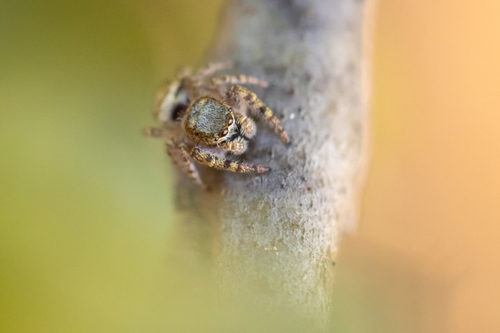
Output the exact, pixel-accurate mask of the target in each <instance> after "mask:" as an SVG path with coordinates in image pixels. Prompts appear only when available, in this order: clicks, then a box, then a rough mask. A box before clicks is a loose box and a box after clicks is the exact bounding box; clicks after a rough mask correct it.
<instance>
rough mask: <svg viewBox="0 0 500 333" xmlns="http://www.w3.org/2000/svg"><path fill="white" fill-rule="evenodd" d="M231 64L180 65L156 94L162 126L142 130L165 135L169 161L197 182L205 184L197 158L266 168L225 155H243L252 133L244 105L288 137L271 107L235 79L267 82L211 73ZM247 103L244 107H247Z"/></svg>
mask: <svg viewBox="0 0 500 333" xmlns="http://www.w3.org/2000/svg"><path fill="white" fill-rule="evenodd" d="M229 68H231V64H229V63H215V64H210V65H209V66H208V67H207V68H202V69H200V70H199V71H198V72H196V73H193V72H192V70H191V69H190V68H187V69H184V70H183V71H182V72H181V73H180V74H179V75H178V76H177V78H176V79H175V80H174V81H173V82H172V83H170V84H167V85H165V86H164V87H163V89H161V90H160V91H159V92H158V94H157V96H156V103H155V113H156V114H157V116H158V120H159V121H160V122H161V124H162V126H161V127H149V128H146V130H145V135H146V136H148V137H153V138H166V145H167V154H168V156H170V158H171V159H172V161H173V163H174V164H175V165H176V166H177V167H178V168H179V169H180V170H181V171H183V172H185V173H187V174H188V175H189V177H190V178H191V179H192V180H193V181H195V182H196V183H197V184H199V185H201V186H203V183H202V181H201V179H200V176H199V174H198V171H197V169H196V166H195V165H194V163H193V160H194V161H197V162H199V163H201V164H205V165H208V166H209V167H212V168H216V169H220V170H228V171H232V172H255V173H262V172H266V171H268V170H269V168H268V167H265V166H262V165H251V164H247V163H244V162H240V161H237V160H232V159H230V158H228V157H227V156H226V155H227V153H232V154H233V155H241V154H243V153H244V152H245V151H246V150H247V145H248V140H250V139H251V138H252V137H254V136H255V133H256V130H257V129H256V125H255V122H254V121H253V120H252V119H250V118H249V117H247V115H246V113H247V109H250V110H251V112H252V113H253V114H254V115H256V116H261V117H264V119H265V120H266V121H267V122H268V123H269V125H270V126H271V127H272V128H274V130H275V132H276V133H277V134H279V135H280V137H281V140H283V141H284V142H289V139H288V135H287V133H286V132H285V130H284V129H283V127H281V125H280V122H279V120H278V118H276V117H275V116H274V115H273V112H272V111H271V110H270V109H269V108H268V107H267V106H266V105H265V104H264V103H263V102H262V101H261V100H260V99H259V98H258V97H257V95H255V94H254V93H253V92H251V91H250V90H248V89H247V88H244V87H242V86H241V85H239V84H255V85H259V86H261V87H267V82H265V81H262V80H259V79H257V78H254V77H249V76H245V75H240V76H228V75H224V76H214V74H215V73H216V72H218V71H220V70H224V69H229ZM247 106H248V108H247Z"/></svg>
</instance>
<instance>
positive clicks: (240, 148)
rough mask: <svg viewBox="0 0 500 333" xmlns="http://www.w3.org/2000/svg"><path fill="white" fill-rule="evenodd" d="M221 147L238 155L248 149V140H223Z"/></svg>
mask: <svg viewBox="0 0 500 333" xmlns="http://www.w3.org/2000/svg"><path fill="white" fill-rule="evenodd" d="M219 147H220V148H221V149H224V150H228V151H230V152H232V153H234V154H236V155H240V154H243V153H244V152H245V151H246V150H247V143H246V141H232V142H223V143H221V144H219Z"/></svg>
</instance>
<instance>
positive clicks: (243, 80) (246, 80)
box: [212, 75, 268, 88]
mask: <svg viewBox="0 0 500 333" xmlns="http://www.w3.org/2000/svg"><path fill="white" fill-rule="evenodd" d="M212 82H213V83H214V84H215V85H221V84H228V83H231V84H256V85H258V86H261V87H264V88H266V87H267V86H268V83H267V82H266V81H264V80H261V79H258V78H256V77H252V76H246V75H240V76H229V75H224V76H221V77H216V78H213V79H212Z"/></svg>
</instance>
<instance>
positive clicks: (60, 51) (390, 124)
mask: <svg viewBox="0 0 500 333" xmlns="http://www.w3.org/2000/svg"><path fill="white" fill-rule="evenodd" d="M222 4H223V0H184V1H173V0H163V1H158V0H143V1H139V0H108V1H96V0H87V1H83V0H71V1H61V0H47V1H41V0H33V1H28V0H19V1H14V0H11V1H7V0H0V332H196V331H200V332H222V331H223V332H235V331H238V332H246V331H252V332H264V331H273V332H280V331H283V332H291V331H297V332H302V331H306V330H303V329H301V328H300V327H299V326H297V325H296V324H295V323H294V322H293V320H292V319H291V318H287V317H286V315H283V314H282V315H283V316H282V317H279V318H278V319H276V318H274V319H273V317H272V316H271V315H267V316H266V314H262V313H256V314H250V315H248V316H246V314H247V313H248V312H250V309H247V308H245V307H244V305H240V306H239V307H234V306H232V304H228V305H227V307H228V309H226V310H227V311H226V312H225V313H224V312H223V313H222V315H221V314H220V313H218V314H217V313H214V312H213V311H212V310H211V308H213V303H212V301H213V295H212V291H213V288H212V286H211V282H210V281H208V280H207V279H206V278H205V275H203V274H200V271H199V270H197V269H193V267H191V266H190V264H189V263H187V265H184V264H186V263H182V262H175V260H174V261H173V260H172V256H171V255H169V253H171V252H172V251H173V250H175V249H176V248H177V246H176V242H178V241H179V239H177V238H176V237H175V234H176V231H177V229H178V226H177V225H176V223H175V218H174V217H175V216H174V205H173V193H172V192H171V189H172V187H173V186H172V185H173V177H172V167H171V165H170V163H169V161H168V159H167V157H166V155H165V154H164V148H163V143H162V142H161V141H154V140H147V139H145V138H143V137H142V135H141V129H142V128H143V127H144V126H147V125H152V124H154V120H153V117H152V111H151V109H152V104H153V98H154V95H155V92H156V89H157V87H158V86H159V85H160V83H161V82H162V81H163V80H164V79H165V78H169V77H171V76H172V75H173V74H174V72H175V71H176V69H177V68H178V67H180V66H183V65H195V66H196V65H200V64H201V62H200V61H201V60H202V59H203V55H204V52H205V51H206V49H207V48H208V46H209V44H210V42H211V40H212V38H213V33H214V31H215V27H216V22H217V15H218V12H219V10H220V8H221V6H222ZM379 4H380V6H379V12H378V18H377V28H376V40H375V41H376V43H375V57H374V74H375V76H374V79H375V80H374V81H375V86H374V103H373V104H374V109H373V117H372V118H373V146H374V149H373V159H372V166H371V170H370V175H369V180H368V184H367V189H366V193H365V197H364V201H363V211H362V219H361V222H360V227H359V229H358V231H357V233H356V234H355V235H349V236H346V237H344V239H343V242H342V246H341V251H340V258H339V261H338V265H337V267H338V272H337V281H336V286H335V302H334V310H335V311H334V315H333V319H334V327H333V331H336V332H448V331H449V332H496V331H500V319H499V318H500V317H499V316H498V313H500V303H499V301H498V300H499V299H500V287H499V286H500V284H498V281H499V279H500V271H499V267H500V257H499V255H498V253H500V245H499V244H500V243H499V242H498V239H499V238H500V223H499V222H500V208H499V207H500V205H498V202H497V201H498V198H499V197H500V193H499V189H500V173H498V170H499V168H500V159H499V156H500V154H499V152H500V132H499V131H498V124H499V123H500V113H499V112H498V110H499V109H500V94H498V87H500V62H498V59H500V20H498V17H500V2H498V1H486V0H485V1H478V2H474V3H472V2H470V3H469V2H459V1H452V0H448V1H443V2H435V1H432V0H424V1H418V2H416V1H411V0H384V1H379ZM187 261H189V260H187ZM258 321H264V322H266V323H267V324H265V325H264V326H259V325H260V324H259V323H257V322H258ZM263 327H265V328H266V329H264V328H263Z"/></svg>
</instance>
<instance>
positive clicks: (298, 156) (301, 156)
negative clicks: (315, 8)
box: [295, 151, 306, 161]
mask: <svg viewBox="0 0 500 333" xmlns="http://www.w3.org/2000/svg"><path fill="white" fill-rule="evenodd" d="M295 158H296V159H298V160H302V161H303V160H305V159H306V154H305V153H304V152H303V151H298V152H296V153H295Z"/></svg>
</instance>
